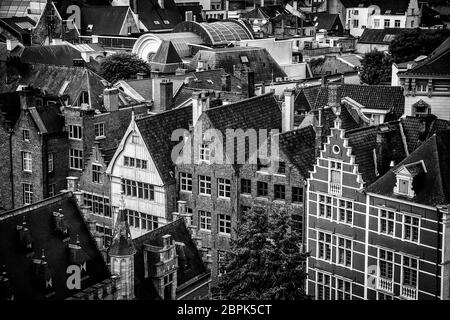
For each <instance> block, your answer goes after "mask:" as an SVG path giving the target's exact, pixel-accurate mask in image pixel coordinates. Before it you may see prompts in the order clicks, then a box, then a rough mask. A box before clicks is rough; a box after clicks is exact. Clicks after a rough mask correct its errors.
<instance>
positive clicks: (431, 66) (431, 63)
mask: <svg viewBox="0 0 450 320" xmlns="http://www.w3.org/2000/svg"><path fill="white" fill-rule="evenodd" d="M449 61H450V37H449V38H447V40H445V41H444V42H443V43H442V44H441V45H440V46H439V47H438V48H436V50H434V51H433V52H432V53H431V54H430V56H429V57H428V58H427V59H425V60H423V61H421V62H419V63H418V64H417V65H416V66H415V67H413V68H412V69H410V70H408V71H406V72H403V73H401V74H400V76H401V77H403V76H408V75H440V76H450V63H449Z"/></svg>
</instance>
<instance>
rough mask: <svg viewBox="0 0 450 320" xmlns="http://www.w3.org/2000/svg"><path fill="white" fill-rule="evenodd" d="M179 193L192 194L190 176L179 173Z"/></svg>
mask: <svg viewBox="0 0 450 320" xmlns="http://www.w3.org/2000/svg"><path fill="white" fill-rule="evenodd" d="M180 191H187V192H192V174H190V173H185V172H180Z"/></svg>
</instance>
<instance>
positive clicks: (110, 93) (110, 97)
mask: <svg viewBox="0 0 450 320" xmlns="http://www.w3.org/2000/svg"><path fill="white" fill-rule="evenodd" d="M103 104H104V106H105V108H106V110H108V111H109V112H114V111H117V110H119V90H118V89H117V88H106V89H105V90H103Z"/></svg>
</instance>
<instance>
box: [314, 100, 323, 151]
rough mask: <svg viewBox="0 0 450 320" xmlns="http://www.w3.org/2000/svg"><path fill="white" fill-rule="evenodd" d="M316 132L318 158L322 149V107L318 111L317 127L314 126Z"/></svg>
mask: <svg viewBox="0 0 450 320" xmlns="http://www.w3.org/2000/svg"><path fill="white" fill-rule="evenodd" d="M314 131H315V132H316V158H317V157H319V156H320V150H321V148H322V107H320V108H319V109H318V119H317V125H315V126H314Z"/></svg>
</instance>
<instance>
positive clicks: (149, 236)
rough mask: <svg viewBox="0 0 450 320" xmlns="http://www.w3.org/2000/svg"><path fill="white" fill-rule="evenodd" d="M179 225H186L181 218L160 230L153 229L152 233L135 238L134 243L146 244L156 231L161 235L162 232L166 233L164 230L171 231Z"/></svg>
mask: <svg viewBox="0 0 450 320" xmlns="http://www.w3.org/2000/svg"><path fill="white" fill-rule="evenodd" d="M179 224H184V219H183V218H179V219H176V220H174V221H171V222H169V223H167V224H165V225H163V226H161V227H159V228H156V229H153V230H152V231H150V232H147V233H145V234H143V235H142V236H140V237H137V238H134V239H133V242H135V241H137V242H139V243H140V242H144V241H146V240H148V239H150V238H151V235H153V234H155V233H156V231H158V233H161V232H164V230H166V229H170V227H173V226H178V225H179Z"/></svg>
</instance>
